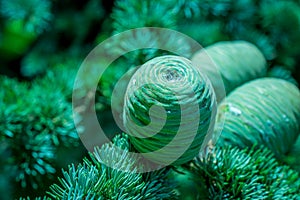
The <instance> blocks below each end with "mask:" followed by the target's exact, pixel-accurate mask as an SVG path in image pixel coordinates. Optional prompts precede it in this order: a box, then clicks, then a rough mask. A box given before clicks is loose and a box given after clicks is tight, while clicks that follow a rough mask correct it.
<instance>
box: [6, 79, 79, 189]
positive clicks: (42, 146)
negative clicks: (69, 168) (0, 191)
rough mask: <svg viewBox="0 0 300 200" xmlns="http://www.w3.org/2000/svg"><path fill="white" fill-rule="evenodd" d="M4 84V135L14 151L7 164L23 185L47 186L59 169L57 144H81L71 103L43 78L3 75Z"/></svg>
mask: <svg viewBox="0 0 300 200" xmlns="http://www.w3.org/2000/svg"><path fill="white" fill-rule="evenodd" d="M0 84H1V88H3V89H4V90H1V93H0V99H1V103H0V104H1V109H0V133H1V137H0V139H1V143H3V144H5V147H6V151H8V152H10V158H9V159H6V161H5V165H7V167H9V168H11V170H10V172H9V173H11V174H12V177H14V180H15V182H17V183H19V184H20V185H21V187H24V188H25V187H26V188H30V187H32V188H34V189H37V188H38V187H43V184H42V183H43V177H44V176H45V177H46V176H49V175H50V176H49V178H50V177H51V174H53V173H54V172H55V171H56V170H55V166H54V165H53V161H54V158H55V154H56V148H57V147H58V146H59V145H60V146H65V147H71V146H72V147H74V146H77V145H78V136H77V133H76V131H75V128H74V124H73V120H72V112H71V106H70V104H69V103H67V102H66V100H65V96H64V94H63V93H61V91H60V90H59V89H57V90H55V89H54V88H52V86H53V85H50V86H51V87H45V86H47V85H42V84H40V82H39V80H36V81H35V82H33V83H32V85H29V84H26V83H22V82H18V81H17V80H15V79H10V78H7V77H3V76H1V78H0ZM20 152H22V153H20Z"/></svg>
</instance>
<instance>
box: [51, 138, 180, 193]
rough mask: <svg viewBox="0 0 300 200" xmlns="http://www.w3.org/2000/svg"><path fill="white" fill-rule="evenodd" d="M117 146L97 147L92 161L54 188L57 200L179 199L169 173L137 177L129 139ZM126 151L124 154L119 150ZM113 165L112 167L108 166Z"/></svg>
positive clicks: (70, 171)
mask: <svg viewBox="0 0 300 200" xmlns="http://www.w3.org/2000/svg"><path fill="white" fill-rule="evenodd" d="M114 141H115V145H116V146H113V144H112V143H107V144H104V145H103V146H102V147H101V148H100V147H96V148H95V151H94V152H93V154H92V153H91V154H90V156H91V159H84V162H83V163H82V164H79V165H78V166H77V167H75V166H74V165H71V166H69V169H68V172H66V171H63V175H64V178H60V179H59V181H60V185H58V184H54V185H52V186H51V187H50V190H51V191H50V192H49V195H51V196H52V197H53V198H55V199H78V198H79V199H81V198H85V199H170V198H175V197H176V193H175V191H174V189H173V185H172V184H171V183H170V182H169V181H168V179H167V176H168V173H169V172H168V170H167V169H163V170H160V171H156V172H149V173H146V174H140V173H137V172H136V171H137V168H136V166H135V162H136V160H135V159H136V158H135V157H132V156H131V155H130V154H128V151H129V149H130V148H131V147H130V144H129V142H128V139H127V138H126V136H124V137H120V136H116V138H115V139H114ZM118 148H121V149H123V151H121V150H118ZM105 163H109V164H110V166H111V167H110V166H106V165H105Z"/></svg>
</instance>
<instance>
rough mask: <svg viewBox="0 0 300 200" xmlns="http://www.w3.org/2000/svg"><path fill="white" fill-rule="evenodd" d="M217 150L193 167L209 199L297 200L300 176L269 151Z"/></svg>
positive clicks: (197, 161) (235, 148) (263, 149)
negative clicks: (278, 160) (282, 164)
mask: <svg viewBox="0 0 300 200" xmlns="http://www.w3.org/2000/svg"><path fill="white" fill-rule="evenodd" d="M257 149H258V148H254V147H253V148H252V149H250V150H249V149H244V150H240V149H238V148H237V147H231V146H228V147H225V148H220V147H218V148H216V149H214V150H213V151H212V152H211V153H209V154H208V155H206V157H205V158H203V159H200V158H197V160H196V161H195V162H194V165H192V171H193V172H194V173H195V176H197V178H200V179H201V180H202V181H203V182H204V183H205V185H206V187H207V190H208V191H209V199H297V198H299V197H300V196H299V193H298V191H299V188H300V181H299V174H298V173H297V172H295V171H293V170H291V169H290V168H288V167H286V166H281V165H280V164H279V163H278V162H277V161H276V159H275V157H274V154H273V153H271V151H269V150H267V149H266V148H262V149H259V150H257Z"/></svg>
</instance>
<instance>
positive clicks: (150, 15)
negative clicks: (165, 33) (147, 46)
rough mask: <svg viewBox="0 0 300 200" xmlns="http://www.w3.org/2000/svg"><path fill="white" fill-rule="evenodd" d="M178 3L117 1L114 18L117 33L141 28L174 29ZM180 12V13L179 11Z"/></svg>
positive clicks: (113, 13) (168, 0)
mask: <svg viewBox="0 0 300 200" xmlns="http://www.w3.org/2000/svg"><path fill="white" fill-rule="evenodd" d="M175 2H176V1H173V2H172V1H170V0H163V1H159V2H156V1H150V0H146V1H135V0H125V1H116V2H115V6H114V10H113V12H112V18H113V20H114V22H113V27H114V29H115V31H116V32H122V31H125V30H129V29H133V28H139V27H153V26H154V27H164V28H174V27H175V25H176V14H177V13H176V12H174V11H175V10H174V7H175V6H176V4H172V3H175ZM177 12H178V11H177Z"/></svg>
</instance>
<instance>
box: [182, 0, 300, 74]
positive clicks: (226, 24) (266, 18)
mask: <svg viewBox="0 0 300 200" xmlns="http://www.w3.org/2000/svg"><path fill="white" fill-rule="evenodd" d="M195 5H197V4H195ZM198 9H199V13H200V14H199V15H193V17H192V18H191V19H192V21H195V22H197V23H199V24H200V26H199V27H198V28H195V29H194V33H193V32H192V31H190V32H187V33H188V34H189V35H191V36H193V35H197V32H199V31H198V30H203V29H210V30H207V32H213V29H215V27H213V26H212V27H211V28H209V27H207V26H206V27H205V23H210V24H214V23H221V25H220V26H221V30H222V33H223V34H224V35H225V36H224V37H227V38H228V39H229V40H233V39H235V40H236V39H239V40H247V41H249V42H252V43H254V44H255V45H257V46H258V47H259V48H260V49H261V51H262V52H263V53H264V55H265V57H266V58H267V59H268V60H272V61H275V64H279V65H284V66H285V67H287V68H288V69H289V70H291V69H293V67H295V57H294V56H297V55H298V54H299V45H298V43H299V42H300V34H299V32H300V28H299V27H300V25H299V23H300V15H299V13H300V4H299V1H296V0H289V1H285V0H280V1H275V0H263V1H256V0H245V1H233V0H228V1H211V0H209V1H203V2H201V3H199V4H198ZM187 22H188V21H187V20H183V21H182V22H181V23H183V24H184V23H187ZM201 23H202V24H203V25H201ZM179 31H183V32H184V31H185V30H184V27H183V29H179ZM198 41H199V42H202V41H205V39H203V38H202V39H201V38H199V40H198ZM216 41H218V38H216V40H215V41H214V42H216ZM204 44H205V43H204Z"/></svg>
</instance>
